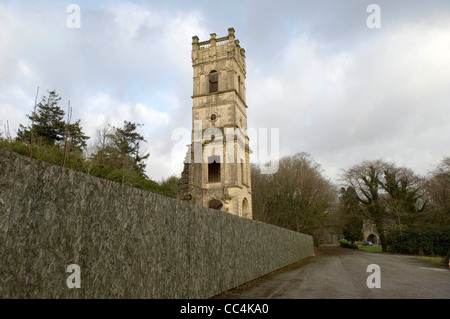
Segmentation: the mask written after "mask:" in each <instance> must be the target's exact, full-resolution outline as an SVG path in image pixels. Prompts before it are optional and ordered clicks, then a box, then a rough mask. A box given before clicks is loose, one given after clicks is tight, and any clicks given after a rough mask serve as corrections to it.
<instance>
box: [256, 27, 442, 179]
mask: <svg viewBox="0 0 450 319" xmlns="http://www.w3.org/2000/svg"><path fill="white" fill-rule="evenodd" d="M449 42H450V19H448V18H447V19H439V23H430V21H420V22H415V23H410V24H402V25H398V26H396V27H395V28H393V29H390V30H389V32H380V33H379V34H378V35H377V37H375V38H374V37H370V38H368V39H367V40H366V41H361V42H359V43H358V44H357V45H355V46H354V47H348V48H346V50H336V51H334V52H333V53H330V50H329V48H328V47H327V44H323V43H321V42H318V41H317V40H316V39H311V38H309V37H308V36H307V35H301V36H299V37H296V38H294V39H292V40H291V41H290V42H289V43H287V45H286V46H285V48H284V51H283V53H282V58H281V59H280V60H279V61H278V63H277V64H276V65H275V67H274V66H272V68H271V69H272V70H275V71H274V72H273V73H271V74H270V76H268V77H264V76H262V74H264V70H261V69H260V68H258V67H256V66H253V67H254V69H253V70H250V71H249V73H250V72H253V73H254V74H256V77H253V78H252V79H251V80H249V81H248V84H247V86H248V94H249V97H248V100H249V101H251V102H250V103H251V105H254V106H255V110H252V109H249V111H248V113H249V120H250V121H251V123H252V125H255V126H259V127H279V128H280V136H281V141H280V148H281V152H282V154H283V153H284V154H291V153H292V152H293V150H297V151H307V152H309V153H311V154H312V155H313V156H314V157H316V159H317V160H318V161H319V162H320V163H322V164H323V166H324V168H325V169H326V170H327V171H328V173H329V175H330V176H331V177H332V178H333V179H336V178H337V172H338V171H339V168H348V167H349V166H351V165H353V164H356V163H358V161H361V160H364V159H374V158H380V157H381V158H385V159H387V160H392V161H395V162H397V163H399V164H400V165H408V166H410V167H412V168H413V169H415V170H416V171H417V172H419V173H422V174H424V173H426V171H427V167H428V168H429V166H427V165H426V163H428V161H429V159H430V158H435V161H436V162H437V161H438V160H439V158H440V157H441V156H443V155H444V154H442V148H443V146H444V145H445V144H446V143H447V142H446V140H448V138H449V137H450V127H449V126H448V123H450V105H449V104H448V87H450V77H449V76H448V74H450V73H449V72H450V59H448V57H449V56H450V46H449V45H448V43H449ZM324 52H326V54H325V53H324ZM250 78H251V76H250V75H249V79H250ZM262 92H263V93H262ZM260 110H264V112H261V111H260Z"/></svg>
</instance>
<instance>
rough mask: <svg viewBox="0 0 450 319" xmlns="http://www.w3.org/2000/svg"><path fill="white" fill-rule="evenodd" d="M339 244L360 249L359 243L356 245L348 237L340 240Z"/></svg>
mask: <svg viewBox="0 0 450 319" xmlns="http://www.w3.org/2000/svg"><path fill="white" fill-rule="evenodd" d="M339 245H340V246H341V247H343V248H351V249H358V246H357V245H354V244H352V243H350V242H349V241H348V240H346V239H341V240H340V241H339Z"/></svg>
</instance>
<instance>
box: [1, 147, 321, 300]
mask: <svg viewBox="0 0 450 319" xmlns="http://www.w3.org/2000/svg"><path fill="white" fill-rule="evenodd" d="M0 178H1V179H0V298H206V297H210V296H213V295H215V294H218V293H220V292H222V291H225V290H228V289H230V288H232V287H235V286H237V285H240V284H242V283H244V282H247V281H249V280H252V279H254V278H257V277H259V276H261V275H264V274H266V273H269V272H271V271H273V270H276V269H278V268H280V267H283V266H285V265H288V264H290V263H293V262H295V261H298V260H300V259H302V258H305V257H307V256H310V255H312V254H313V243H312V238H311V237H310V236H307V235H304V234H300V233H296V232H293V231H289V230H286V229H282V228H278V227H275V226H271V225H267V224H264V223H260V222H257V221H253V220H248V219H245V218H240V217H237V216H233V215H231V214H228V213H224V212H220V211H216V210H211V209H207V208H204V207H200V206H196V205H193V204H190V203H187V202H182V201H177V200H174V199H171V198H167V197H164V196H160V195H157V194H152V193H148V192H144V191H141V190H138V189H135V188H131V187H127V186H123V185H121V184H118V183H114V182H110V181H107V180H103V179H99V178H95V177H91V176H88V175H86V174H82V173H79V172H75V171H71V170H68V169H63V168H60V167H57V166H52V165H49V164H46V163H42V162H39V161H35V160H31V159H29V158H26V157H22V156H20V155H17V154H15V153H10V152H7V151H4V150H0ZM70 264H78V265H79V266H80V267H81V288H80V289H75V288H74V289H69V288H68V287H67V285H66V279H67V277H68V276H69V275H70V274H69V273H66V272H65V270H66V267H67V266H68V265H70Z"/></svg>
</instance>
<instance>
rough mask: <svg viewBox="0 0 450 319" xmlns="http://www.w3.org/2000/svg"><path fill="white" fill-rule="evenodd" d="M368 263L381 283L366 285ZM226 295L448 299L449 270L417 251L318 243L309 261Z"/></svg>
mask: <svg viewBox="0 0 450 319" xmlns="http://www.w3.org/2000/svg"><path fill="white" fill-rule="evenodd" d="M369 264H377V265H379V266H380V269H381V288H372V289H369V288H368V287H367V284H366V280H367V277H368V276H369V275H370V273H367V272H366V269H367V266H368V265H369ZM226 298H283V299H303V298H319V299H321V298H326V299H330V298H333V299H334V298H347V299H348V298H351V299H356V298H389V299H390V298H435V299H437V298H450V270H449V269H446V268H445V267H439V266H435V265H433V264H430V263H427V262H424V261H421V260H417V259H416V258H415V257H413V256H403V255H391V254H380V253H369V252H364V251H360V250H359V251H355V250H352V249H344V248H340V247H320V248H319V249H318V250H317V252H316V256H315V257H313V258H311V259H310V261H309V262H308V263H307V264H306V265H303V266H301V267H299V268H296V269H293V270H289V271H286V272H282V273H279V274H277V275H275V276H272V277H271V278H269V279H268V280H266V281H264V282H262V283H261V282H260V283H256V284H251V285H250V288H247V289H246V290H242V289H236V290H233V291H229V292H228V295H227V296H226Z"/></svg>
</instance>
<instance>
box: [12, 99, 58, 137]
mask: <svg viewBox="0 0 450 319" xmlns="http://www.w3.org/2000/svg"><path fill="white" fill-rule="evenodd" d="M48 93H49V94H48V97H46V96H44V97H43V98H42V100H41V102H40V103H39V104H38V105H37V106H36V110H35V111H33V112H32V113H31V115H27V117H28V118H29V119H30V121H31V124H29V125H28V126H27V127H24V126H23V125H22V124H21V125H20V127H19V130H18V132H17V139H18V140H22V141H25V142H28V143H31V140H32V135H33V137H34V138H35V139H36V140H38V141H39V142H40V143H42V144H46V145H55V144H56V143H57V142H59V141H61V140H63V139H64V128H65V122H64V111H63V110H62V109H61V108H60V107H59V106H58V103H59V101H60V100H61V98H60V97H59V95H58V94H56V92H55V91H49V92H48Z"/></svg>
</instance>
